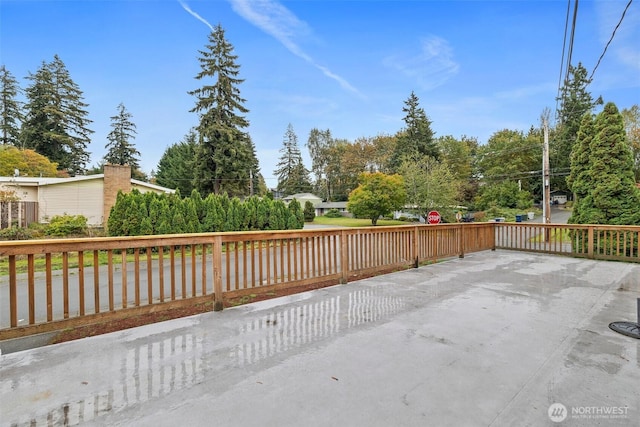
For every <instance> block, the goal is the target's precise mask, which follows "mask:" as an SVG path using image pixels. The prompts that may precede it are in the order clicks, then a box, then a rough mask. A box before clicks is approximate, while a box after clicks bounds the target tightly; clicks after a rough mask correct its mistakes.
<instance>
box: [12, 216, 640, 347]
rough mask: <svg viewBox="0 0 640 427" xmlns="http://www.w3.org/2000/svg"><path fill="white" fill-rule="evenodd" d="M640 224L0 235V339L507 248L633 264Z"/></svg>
mask: <svg viewBox="0 0 640 427" xmlns="http://www.w3.org/2000/svg"><path fill="white" fill-rule="evenodd" d="M639 236H640V227H613V226H584V225H583V226H578V225H558V224H537V225H529V224H520V223H463V224H439V225H423V224H417V225H405V226H389V227H366V228H339V229H338V228H335V229H334V228H332V229H314V230H294V231H269V232H266V231H255V232H229V233H206V234H204V233H203V234H184V235H166V236H142V237H122V238H115V237H106V238H86V239H60V240H58V239H56V240H37V241H17V242H0V340H3V339H8V338H14V337H18V336H25V335H31V334H35V333H40V332H47V331H53V330H60V329H63V328H67V327H75V326H81V325H84V324H89V323H95V322H98V321H108V320H112V319H118V318H124V317H128V316H132V315H136V314H144V313H150V312H155V311H161V310H167V309H172V308H178V307H184V306H191V305H194V304H198V303H202V304H212V305H213V307H214V308H215V309H221V308H222V303H223V301H224V299H231V298H236V297H243V296H247V295H251V294H254V293H257V292H269V291H276V290H279V289H282V288H287V287H295V286H304V285H309V284H317V283H346V282H348V281H349V280H353V279H354V278H358V277H367V276H370V275H375V274H379V273H381V272H388V271H393V270H396V269H402V268H407V267H417V266H419V265H420V264H422V263H429V262H436V261H438V260H441V259H445V258H450V257H455V256H459V257H463V256H464V254H465V253H469V252H476V251H482V250H489V249H495V248H500V249H514V250H521V251H534V252H544V253H553V254H562V255H570V256H578V257H590V258H596V259H612V260H622V261H634V262H640V254H639V252H638V240H639Z"/></svg>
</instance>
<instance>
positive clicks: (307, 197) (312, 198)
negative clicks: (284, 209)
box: [282, 193, 322, 208]
mask: <svg viewBox="0 0 640 427" xmlns="http://www.w3.org/2000/svg"><path fill="white" fill-rule="evenodd" d="M293 199H296V200H297V201H298V203H300V206H302V207H303V208H304V205H305V203H306V202H308V201H309V202H311V204H312V205H313V206H317V205H318V204H320V203H322V199H321V198H320V197H318V196H316V195H315V194H311V193H297V194H292V195H291V196H286V197H283V198H282V200H283V201H284V202H285V203H287V204H288V203H290V202H291V201H292V200H293Z"/></svg>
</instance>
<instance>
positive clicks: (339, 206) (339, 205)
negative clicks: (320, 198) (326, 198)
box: [315, 202, 352, 216]
mask: <svg viewBox="0 0 640 427" xmlns="http://www.w3.org/2000/svg"><path fill="white" fill-rule="evenodd" d="M315 208H316V216H322V215H324V214H326V213H327V212H328V211H329V210H330V209H336V210H337V211H338V212H340V213H341V214H342V216H352V215H351V214H350V213H349V211H347V202H322V203H320V204H318V205H316V207H315Z"/></svg>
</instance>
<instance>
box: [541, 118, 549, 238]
mask: <svg viewBox="0 0 640 427" xmlns="http://www.w3.org/2000/svg"><path fill="white" fill-rule="evenodd" d="M542 126H543V128H544V149H543V150H542V189H543V203H542V214H543V216H544V223H545V224H550V223H551V203H550V199H551V191H550V184H551V183H550V177H549V175H550V174H549V124H548V122H547V118H546V117H544V118H543V119H542ZM548 234H549V230H548V229H546V231H545V241H548V240H549V236H548Z"/></svg>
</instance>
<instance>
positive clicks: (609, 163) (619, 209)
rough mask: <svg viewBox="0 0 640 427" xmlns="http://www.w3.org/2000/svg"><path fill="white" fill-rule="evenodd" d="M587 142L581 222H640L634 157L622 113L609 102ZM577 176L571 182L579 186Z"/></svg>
mask: <svg viewBox="0 0 640 427" xmlns="http://www.w3.org/2000/svg"><path fill="white" fill-rule="evenodd" d="M595 132H596V133H595V136H594V138H593V140H592V141H591V144H590V146H589V149H590V156H589V174H588V179H589V182H588V183H587V185H584V188H589V192H588V194H587V195H586V196H585V197H584V199H583V201H582V202H580V222H581V223H583V224H611V225H640V209H638V207H639V206H640V190H639V189H638V188H637V187H636V185H635V179H634V176H633V159H632V157H631V150H630V149H629V145H628V143H627V141H626V136H625V131H624V124H623V120H622V115H621V114H620V112H619V111H618V108H617V107H616V106H615V104H614V103H612V102H609V103H607V105H605V107H604V110H603V111H602V112H601V113H600V114H598V116H597V117H596V121H595ZM580 185H581V182H580V181H579V180H578V179H576V180H575V181H573V186H574V187H576V186H578V188H581V187H580Z"/></svg>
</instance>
